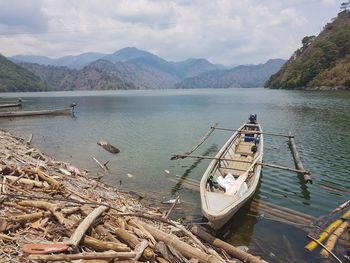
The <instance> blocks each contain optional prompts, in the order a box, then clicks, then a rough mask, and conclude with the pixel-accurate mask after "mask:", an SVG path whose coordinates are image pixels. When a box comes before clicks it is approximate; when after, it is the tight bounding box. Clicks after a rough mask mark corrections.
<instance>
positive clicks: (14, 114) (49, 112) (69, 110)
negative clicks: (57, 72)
mask: <svg viewBox="0 0 350 263" xmlns="http://www.w3.org/2000/svg"><path fill="white" fill-rule="evenodd" d="M75 106H76V104H72V105H70V107H69V108H64V109H53V110H39V111H9V112H0V117H26V116H39V115H74V107H75Z"/></svg>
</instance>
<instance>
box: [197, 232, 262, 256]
mask: <svg viewBox="0 0 350 263" xmlns="http://www.w3.org/2000/svg"><path fill="white" fill-rule="evenodd" d="M191 231H192V233H194V234H196V235H197V236H199V237H200V238H202V239H203V240H205V241H207V242H209V243H210V244H212V245H214V246H216V247H218V248H222V249H223V250H225V251H226V252H227V253H228V254H230V255H231V256H233V257H235V258H238V259H239V260H242V261H243V262H249V263H262V260H261V259H259V258H258V257H256V256H253V255H251V254H249V253H247V252H244V251H242V250H240V249H238V248H236V247H234V246H232V245H230V244H229V243H226V242H225V241H222V240H220V239H218V238H215V237H213V236H212V235H210V234H209V233H207V232H206V231H204V230H202V229H201V228H200V227H198V226H193V227H192V228H191Z"/></svg>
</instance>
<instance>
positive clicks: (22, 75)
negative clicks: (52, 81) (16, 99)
mask: <svg viewBox="0 0 350 263" xmlns="http://www.w3.org/2000/svg"><path fill="white" fill-rule="evenodd" d="M46 89H47V86H46V85H45V84H44V83H43V82H42V81H41V80H40V78H39V77H38V76H36V75H34V74H33V73H31V72H30V71H28V70H26V69H24V68H22V67H20V66H18V65H16V64H14V63H13V62H11V61H9V60H8V59H6V58H5V57H4V56H2V55H0V92H15V91H44V90H46Z"/></svg>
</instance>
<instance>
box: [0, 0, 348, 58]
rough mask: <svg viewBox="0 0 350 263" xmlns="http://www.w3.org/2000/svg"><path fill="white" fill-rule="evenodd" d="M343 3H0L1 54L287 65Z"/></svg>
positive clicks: (322, 0) (302, 0)
mask: <svg viewBox="0 0 350 263" xmlns="http://www.w3.org/2000/svg"><path fill="white" fill-rule="evenodd" d="M341 2H342V1H339V0H280V1H277V0H260V1H259V0H178V1H166V0H128V1H124V0H94V1H93V0H11V1H10V0H0V47H1V48H0V53H2V54H3V55H5V56H12V55H18V54H22V55H44V56H49V57H53V58H57V57H61V56H65V55H77V54H81V53H84V52H102V53H113V52H115V51H116V50H118V49H121V48H123V47H127V46H129V47H130V46H134V47H137V48H139V49H144V50H147V51H149V52H152V53H154V54H156V55H158V56H160V57H163V58H165V59H167V60H172V61H180V60H184V59H187V58H190V57H193V58H200V57H201V58H207V59H208V60H209V61H211V62H212V63H221V64H226V65H231V64H256V63H262V62H265V61H266V60H268V59H270V58H289V57H290V56H291V54H292V53H293V51H294V50H295V49H297V48H299V47H300V43H301V39H302V38H303V37H304V36H305V35H315V34H316V35H317V34H318V33H319V32H320V30H321V29H322V27H323V26H324V25H325V24H326V23H327V22H329V21H330V20H331V19H332V18H333V17H336V15H337V13H338V12H339V6H340V3H341Z"/></svg>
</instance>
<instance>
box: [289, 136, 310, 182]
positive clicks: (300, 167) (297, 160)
mask: <svg viewBox="0 0 350 263" xmlns="http://www.w3.org/2000/svg"><path fill="white" fill-rule="evenodd" d="M288 145H289V148H290V150H291V152H292V154H293V158H294V163H295V167H296V168H297V169H298V170H301V171H304V173H301V175H303V176H304V181H305V183H306V184H307V183H308V182H310V183H311V184H312V179H311V176H310V173H305V172H306V171H305V169H304V166H303V163H302V162H301V159H300V156H299V152H298V150H297V147H296V146H295V141H294V137H292V136H290V137H289V140H288Z"/></svg>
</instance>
